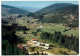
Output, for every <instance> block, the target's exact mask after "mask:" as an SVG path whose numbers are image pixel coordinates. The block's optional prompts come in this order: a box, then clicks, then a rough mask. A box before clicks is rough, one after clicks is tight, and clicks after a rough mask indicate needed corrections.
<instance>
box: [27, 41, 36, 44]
mask: <svg viewBox="0 0 80 56" xmlns="http://www.w3.org/2000/svg"><path fill="white" fill-rule="evenodd" d="M27 43H30V44H36V42H32V41H27Z"/></svg>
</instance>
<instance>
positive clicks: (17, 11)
mask: <svg viewBox="0 0 80 56" xmlns="http://www.w3.org/2000/svg"><path fill="white" fill-rule="evenodd" d="M1 7H2V15H6V14H27V13H29V12H28V11H25V10H23V9H20V8H17V7H13V6H9V5H1Z"/></svg>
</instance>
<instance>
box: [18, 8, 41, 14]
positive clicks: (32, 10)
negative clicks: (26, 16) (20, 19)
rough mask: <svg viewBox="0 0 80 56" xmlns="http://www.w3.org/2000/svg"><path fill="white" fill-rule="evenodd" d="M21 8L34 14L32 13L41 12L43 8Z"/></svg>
mask: <svg viewBox="0 0 80 56" xmlns="http://www.w3.org/2000/svg"><path fill="white" fill-rule="evenodd" d="M19 8H21V9H23V10H26V11H29V12H32V13H34V12H36V11H39V10H40V9H41V8H36V7H19Z"/></svg>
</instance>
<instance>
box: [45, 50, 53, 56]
mask: <svg viewBox="0 0 80 56" xmlns="http://www.w3.org/2000/svg"><path fill="white" fill-rule="evenodd" d="M43 53H47V54H48V55H54V54H53V53H50V52H48V51H43Z"/></svg>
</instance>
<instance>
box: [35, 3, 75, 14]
mask: <svg viewBox="0 0 80 56" xmlns="http://www.w3.org/2000/svg"><path fill="white" fill-rule="evenodd" d="M74 5H75V4H71V3H56V4H53V5H50V6H47V7H45V8H43V9H41V10H39V11H37V12H36V13H37V14H46V13H50V12H54V11H55V10H57V9H60V8H63V7H65V8H66V7H67V6H74Z"/></svg>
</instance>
